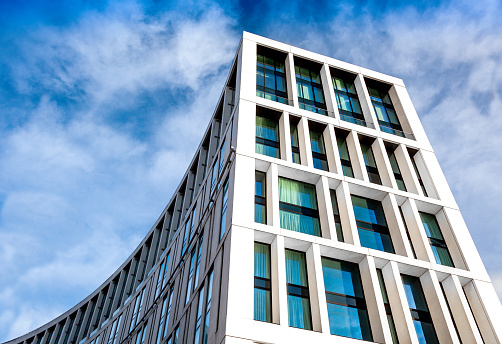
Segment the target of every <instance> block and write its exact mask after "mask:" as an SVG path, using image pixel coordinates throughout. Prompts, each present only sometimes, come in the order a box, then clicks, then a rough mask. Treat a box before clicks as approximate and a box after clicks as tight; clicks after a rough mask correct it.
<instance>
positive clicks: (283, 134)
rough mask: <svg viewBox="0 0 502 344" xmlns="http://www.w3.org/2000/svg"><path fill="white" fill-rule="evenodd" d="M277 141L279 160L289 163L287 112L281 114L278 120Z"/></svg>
mask: <svg viewBox="0 0 502 344" xmlns="http://www.w3.org/2000/svg"><path fill="white" fill-rule="evenodd" d="M279 141H280V142H279V143H280V150H281V159H282V160H286V161H289V162H291V161H292V157H291V154H292V152H291V133H290V128H289V115H288V113H287V112H283V113H282V116H281V118H280V119H279Z"/></svg>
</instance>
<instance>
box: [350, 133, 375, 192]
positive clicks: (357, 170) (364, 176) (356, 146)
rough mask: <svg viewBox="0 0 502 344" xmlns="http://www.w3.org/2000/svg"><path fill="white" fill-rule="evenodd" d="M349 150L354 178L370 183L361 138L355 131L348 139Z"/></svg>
mask: <svg viewBox="0 0 502 344" xmlns="http://www.w3.org/2000/svg"><path fill="white" fill-rule="evenodd" d="M346 142H347V148H348V150H349V156H350V163H351V164H352V170H353V171H354V178H357V179H361V180H364V181H365V182H368V183H369V181H370V180H369V177H368V172H367V171H366V165H365V164H364V158H363V152H362V151H361V144H360V143H359V138H358V137H357V134H356V133H355V132H354V131H351V132H349V135H347V138H346Z"/></svg>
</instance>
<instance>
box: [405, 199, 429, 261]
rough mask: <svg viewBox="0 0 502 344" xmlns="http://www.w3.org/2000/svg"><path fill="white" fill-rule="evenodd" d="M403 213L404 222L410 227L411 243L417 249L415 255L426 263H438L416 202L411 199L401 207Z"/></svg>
mask: <svg viewBox="0 0 502 344" xmlns="http://www.w3.org/2000/svg"><path fill="white" fill-rule="evenodd" d="M401 209H402V211H403V216H404V220H405V221H406V225H407V226H408V232H409V233H410V238H411V241H412V242H413V247H414V248H415V253H416V255H417V258H418V259H421V260H424V261H426V262H433V263H435V262H436V259H435V258H434V254H433V253H432V249H431V246H430V244H429V239H428V238H427V235H426V234H425V229H424V225H423V224H422V220H421V219H420V214H419V213H418V209H417V205H416V203H415V201H414V200H413V199H411V198H409V199H408V200H407V201H406V202H404V203H403V205H402V206H401Z"/></svg>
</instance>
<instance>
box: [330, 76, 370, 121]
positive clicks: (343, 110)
mask: <svg viewBox="0 0 502 344" xmlns="http://www.w3.org/2000/svg"><path fill="white" fill-rule="evenodd" d="M337 72H338V71H337ZM337 72H335V74H339V73H337ZM331 81H332V82H333V88H334V91H335V98H336V105H337V107H338V113H339V114H340V118H341V119H342V120H344V121H346V122H350V123H355V124H359V125H363V126H366V122H365V121H364V116H363V112H362V111H361V104H360V103H359V98H358V97H357V92H356V88H355V87H354V83H353V82H352V81H350V78H349V76H348V75H347V76H345V75H344V77H343V78H342V77H340V76H334V77H332V78H331Z"/></svg>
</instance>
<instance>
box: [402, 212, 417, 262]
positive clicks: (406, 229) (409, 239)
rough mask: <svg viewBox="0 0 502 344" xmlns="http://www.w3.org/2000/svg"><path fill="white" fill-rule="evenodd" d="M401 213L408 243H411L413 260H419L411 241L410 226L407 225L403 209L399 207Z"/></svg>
mask: <svg viewBox="0 0 502 344" xmlns="http://www.w3.org/2000/svg"><path fill="white" fill-rule="evenodd" d="M399 213H400V214H401V219H402V220H403V224H404V230H405V231H406V236H407V237H408V241H409V242H410V247H411V252H412V253H413V258H415V259H417V253H416V252H415V248H414V247H413V242H412V241H411V237H410V231H409V230H408V225H407V224H406V220H405V219H404V214H403V209H402V208H401V206H399Z"/></svg>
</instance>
